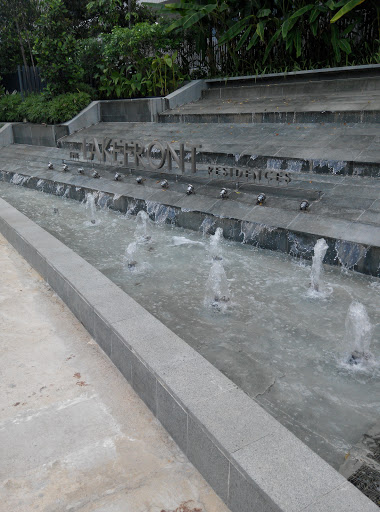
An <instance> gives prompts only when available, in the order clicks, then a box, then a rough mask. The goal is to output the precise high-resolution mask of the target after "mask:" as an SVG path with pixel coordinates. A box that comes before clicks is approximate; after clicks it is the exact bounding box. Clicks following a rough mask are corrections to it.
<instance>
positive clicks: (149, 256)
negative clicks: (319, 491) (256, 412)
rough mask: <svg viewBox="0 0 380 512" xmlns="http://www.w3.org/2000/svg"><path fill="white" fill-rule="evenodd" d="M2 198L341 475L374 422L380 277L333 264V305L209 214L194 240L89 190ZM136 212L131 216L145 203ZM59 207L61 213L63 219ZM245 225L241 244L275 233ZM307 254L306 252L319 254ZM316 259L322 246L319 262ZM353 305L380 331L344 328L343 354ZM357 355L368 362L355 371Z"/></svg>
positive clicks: (329, 271) (301, 273)
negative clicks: (228, 235)
mask: <svg viewBox="0 0 380 512" xmlns="http://www.w3.org/2000/svg"><path fill="white" fill-rule="evenodd" d="M0 193H1V196H2V197H4V199H5V200H6V201H8V202H10V203H11V204H13V205H14V206H15V207H16V208H18V209H19V210H21V211H22V212H23V213H25V214H26V215H28V216H29V217H30V218H31V219H32V220H34V221H35V222H37V223H38V224H39V225H41V226H42V227H43V228H44V229H46V230H48V231H49V232H51V233H52V234H53V235H55V236H57V237H58V238H59V239H60V240H62V241H63V242H64V243H66V245H68V246H69V247H70V248H71V249H72V250H74V251H75V252H77V253H79V254H80V255H81V256H82V257H84V258H85V259H86V260H88V261H89V263H91V264H92V265H94V266H95V267H96V268H97V269H98V270H100V271H101V272H103V273H104V274H105V275H106V276H107V277H108V278H110V279H111V280H112V281H114V282H115V283H116V284H117V285H118V286H120V287H121V288H122V289H123V290H125V292H126V293H128V294H129V295H130V296H131V297H132V298H134V299H135V300H136V301H137V302H139V303H140V304H141V305H142V306H143V307H145V308H146V309H147V310H148V311H149V312H150V313H151V314H153V315H154V316H155V317H156V318H158V319H159V320H160V321H162V322H163V323H164V324H165V325H167V327H168V328H169V329H171V330H172V331H174V332H175V334H177V335H178V336H180V337H181V338H182V339H184V340H185V341H186V342H187V343H188V344H189V345H190V346H192V347H193V348H194V349H195V350H197V351H198V352H200V353H201V354H202V355H203V356H204V357H205V358H206V359H208V360H209V361H210V363H212V364H213V365H214V366H215V367H217V368H218V369H219V370H221V371H222V372H224V373H226V374H227V376H228V377H229V378H230V379H231V380H232V381H234V382H235V384H236V385H238V386H239V387H241V388H242V389H243V391H244V392H245V393H246V394H248V395H249V396H250V397H252V398H255V400H256V401H257V402H259V403H260V404H261V405H262V406H263V407H264V408H265V409H266V410H267V411H268V412H270V413H272V414H273V415H274V416H275V417H276V418H277V419H278V420H279V421H280V422H282V423H283V424H284V425H285V426H286V427H287V428H289V429H290V430H291V431H292V432H293V433H294V434H295V435H297V436H298V437H299V438H300V439H302V440H303V441H304V442H305V443H306V444H308V446H310V448H312V449H313V450H314V451H315V452H316V453H318V454H319V455H320V456H322V457H323V458H324V459H325V460H326V461H327V462H329V463H330V464H331V465H333V466H334V467H335V468H338V467H339V466H340V465H341V464H342V462H343V461H344V456H345V454H346V453H347V452H348V451H349V450H350V448H351V446H353V445H354V444H355V443H356V442H357V440H358V439H359V438H360V437H361V436H362V434H363V433H364V432H367V431H368V429H369V428H370V426H371V425H372V424H373V423H375V421H376V420H377V419H378V401H376V399H375V398H374V397H376V396H379V394H380V364H379V362H380V344H379V340H380V310H379V308H378V303H379V293H380V286H379V279H377V278H374V277H370V276H364V275H360V274H357V273H355V272H352V271H347V273H344V274H342V272H341V269H340V268H338V267H331V266H327V265H326V266H324V276H323V278H322V273H319V274H318V272H316V274H315V278H314V283H318V282H319V292H316V291H315V290H314V289H312V288H311V292H313V294H314V297H317V298H318V299H319V298H320V297H321V295H318V294H320V293H326V289H327V290H328V289H329V287H331V289H333V290H334V294H333V295H331V297H330V298H329V300H318V301H316V300H305V283H309V282H310V266H309V265H304V266H300V265H298V264H297V265H296V264H294V263H295V261H298V260H295V259H293V258H291V257H290V256H289V255H284V254H282V253H278V252H272V251H266V250H263V249H260V248H257V247H252V246H251V245H248V244H238V243H236V242H231V241H228V240H224V239H223V233H222V230H221V229H216V231H215V235H212V236H210V235H209V234H208V233H207V232H208V231H209V230H210V231H211V232H213V230H214V229H215V224H214V222H215V219H213V218H211V217H207V216H206V217H204V219H203V223H202V226H200V227H201V231H200V232H199V233H197V232H194V231H189V230H186V229H179V228H177V227H175V226H172V225H171V224H168V223H167V222H166V221H165V222H164V223H161V224H159V221H160V220H161V215H160V210H159V209H158V207H157V205H156V204H153V203H152V204H151V206H152V215H151V216H150V218H157V222H153V221H152V220H148V216H147V213H145V212H142V211H141V212H140V213H139V214H138V215H137V216H135V215H124V214H122V213H118V212H115V211H114V210H110V209H108V208H107V203H104V207H103V208H101V207H99V205H98V204H97V203H98V197H97V196H96V195H91V194H88V195H87V198H86V199H87V200H86V202H85V203H83V204H81V203H79V202H76V201H73V200H71V199H65V198H63V197H57V196H55V195H46V194H42V193H41V192H38V191H35V190H31V189H29V188H26V187H16V186H14V185H13V184H9V183H4V182H1V183H0ZM130 207H131V211H133V213H136V211H137V210H138V209H139V208H141V203H138V202H136V203H131V206H130ZM53 208H58V209H59V214H58V215H54V214H53V213H52V212H53ZM91 208H93V210H92V211H93V212H94V214H95V215H96V220H97V224H96V225H95V226H94V227H93V229H89V227H88V223H84V222H83V218H84V217H85V216H86V215H87V216H88V217H87V218H89V219H91V218H93V217H92V215H91V213H90V212H91ZM153 210H154V211H153ZM166 210H168V208H167V207H166ZM163 211H164V210H163ZM149 213H150V212H149ZM166 213H167V212H166V211H165V215H166ZM156 214H157V215H156ZM200 222H202V219H200ZM249 227H250V226H249V225H248V224H247V225H245V224H244V225H243V224H242V226H241V229H242V234H244V235H245V237H246V239H247V238H251V237H255V236H256V234H255V233H256V228H257V230H258V231H260V230H261V229H269V228H267V227H265V226H261V225H256V226H255V232H252V231H251V230H250V229H249ZM202 231H204V233H205V234H204V235H203V233H202ZM149 236H151V237H152V238H151V239H148V238H147V237H149ZM257 236H258V235H257ZM242 238H243V237H242ZM152 239H153V240H154V243H153V242H152ZM188 240H191V243H190V242H189V241H188ZM297 240H298V241H297V244H298V245H297V247H298V252H297V258H298V257H299V256H300V255H302V252H301V249H302V250H303V249H305V250H306V246H305V247H304V242H305V241H304V240H303V239H302V237H301V236H299V237H298V239H297ZM206 241H207V242H208V241H209V243H206ZM194 242H198V243H194ZM298 242H299V243H298ZM301 242H302V244H301ZM130 244H132V245H130ZM201 244H203V246H202V245H201ZM151 247H153V248H154V250H150V248H151ZM318 247H320V248H321V247H322V242H320V245H319V246H318ZM205 248H206V251H205V250H204V249H205ZM307 250H308V251H309V252H310V254H311V253H312V251H313V246H312V245H311V244H310V248H309V246H307ZM317 253H318V250H317V248H316V250H315V254H314V256H315V257H316V256H317ZM222 258H223V259H222ZM317 259H318V258H317ZM134 261H135V262H137V263H136V264H135V266H134V267H133V266H132V267H130V268H128V263H129V264H132V265H133V262H134ZM123 263H124V264H123ZM320 264H321V266H322V255H321V257H320ZM227 265H228V266H227ZM226 272H227V276H228V280H227V277H226ZM313 272H315V269H314V270H313ZM318 275H319V277H318ZM318 279H319V281H318ZM206 282H207V292H206V291H205V286H206ZM323 283H325V284H324V285H323ZM205 295H206V298H205ZM204 298H205V300H203V299H204ZM228 299H230V300H228ZM353 300H355V301H357V302H359V303H360V304H362V305H363V307H364V308H365V310H366V311H367V316H368V317H369V318H370V321H371V324H372V326H373V335H372V343H371V347H370V349H369V345H368V343H367V345H366V340H367V342H368V337H367V334H365V335H363V336H362V337H360V336H359V334H354V333H355V332H358V333H360V332H362V333H363V332H364V333H366V332H367V331H368V329H366V328H365V327H364V328H363V327H361V330H360V329H359V328H358V329H357V331H355V329H354V328H353V327H347V332H348V333H351V338H348V334H347V336H346V338H345V341H344V348H342V346H341V345H340V343H342V345H343V342H341V340H343V337H344V332H345V318H346V315H347V311H348V310H349V308H350V304H351V302H352V301H353ZM232 306H233V307H232ZM223 312H225V314H221V313H223ZM351 316H352V315H351ZM351 316H350V317H349V318H350V319H351ZM350 319H349V320H348V322H351V320H350ZM363 319H365V315H362V316H361V321H360V322H359V324H360V325H363V323H364V325H367V324H366V322H364V320H363ZM350 325H351V324H350ZM355 340H357V341H356V342H355ZM338 343H339V345H338ZM337 345H338V346H337ZM363 345H364V346H363ZM355 351H357V352H358V353H359V354H361V353H362V354H368V353H369V352H371V353H372V354H373V356H370V359H368V360H367V359H365V356H362V357H361V361H362V362H361V363H359V364H355V363H353V362H352V364H348V363H347V361H348V360H349V358H350V357H351V355H352V354H353V353H354V352H355ZM337 353H339V357H337ZM343 355H344V361H345V362H344V363H342V360H343ZM354 358H356V359H355V360H357V355H356V354H354Z"/></svg>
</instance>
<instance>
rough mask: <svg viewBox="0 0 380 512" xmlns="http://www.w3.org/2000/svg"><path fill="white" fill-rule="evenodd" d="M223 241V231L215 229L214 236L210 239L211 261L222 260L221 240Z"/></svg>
mask: <svg viewBox="0 0 380 512" xmlns="http://www.w3.org/2000/svg"><path fill="white" fill-rule="evenodd" d="M222 239H223V229H222V228H216V230H215V234H214V235H211V237H210V246H209V252H210V256H211V258H212V259H213V260H222V259H223V257H222V247H221V240H222Z"/></svg>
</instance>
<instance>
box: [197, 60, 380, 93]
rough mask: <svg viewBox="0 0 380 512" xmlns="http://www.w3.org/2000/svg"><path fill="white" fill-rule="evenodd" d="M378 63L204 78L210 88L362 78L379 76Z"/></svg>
mask: <svg viewBox="0 0 380 512" xmlns="http://www.w3.org/2000/svg"><path fill="white" fill-rule="evenodd" d="M379 72H380V64H366V65H363V66H342V67H337V68H322V69H310V70H306V71H290V72H288V73H267V74H263V75H249V76H235V77H230V78H229V77H226V78H211V79H208V80H206V83H207V84H208V86H209V87H210V88H214V87H239V86H240V85H247V84H248V82H253V83H257V82H262V83H263V82H273V81H277V80H283V81H284V80H286V81H295V80H297V81H298V80H328V79H329V78H355V77H359V78H362V77H364V76H367V77H373V76H379Z"/></svg>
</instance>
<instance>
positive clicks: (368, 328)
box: [344, 301, 373, 365]
mask: <svg viewBox="0 0 380 512" xmlns="http://www.w3.org/2000/svg"><path fill="white" fill-rule="evenodd" d="M345 327H346V332H345V337H344V353H345V356H344V359H345V361H346V362H347V363H348V364H350V365H362V364H365V363H366V362H368V361H370V360H371V358H372V354H371V352H370V346H371V339H372V331H373V327H372V324H371V322H370V319H369V316H368V313H367V310H366V308H365V307H364V306H363V304H361V303H360V302H357V301H353V302H352V303H351V304H350V307H349V309H348V312H347V316H346V322H345Z"/></svg>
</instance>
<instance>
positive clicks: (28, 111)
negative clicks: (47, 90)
mask: <svg viewBox="0 0 380 512" xmlns="http://www.w3.org/2000/svg"><path fill="white" fill-rule="evenodd" d="M19 113H20V115H21V118H22V120H24V119H26V120H27V121H29V122H30V123H46V122H47V119H48V117H49V101H48V100H47V99H46V98H45V97H44V96H43V95H42V94H31V95H30V96H28V97H27V98H25V100H24V101H23V102H22V103H21V105H20V107H19Z"/></svg>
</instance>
